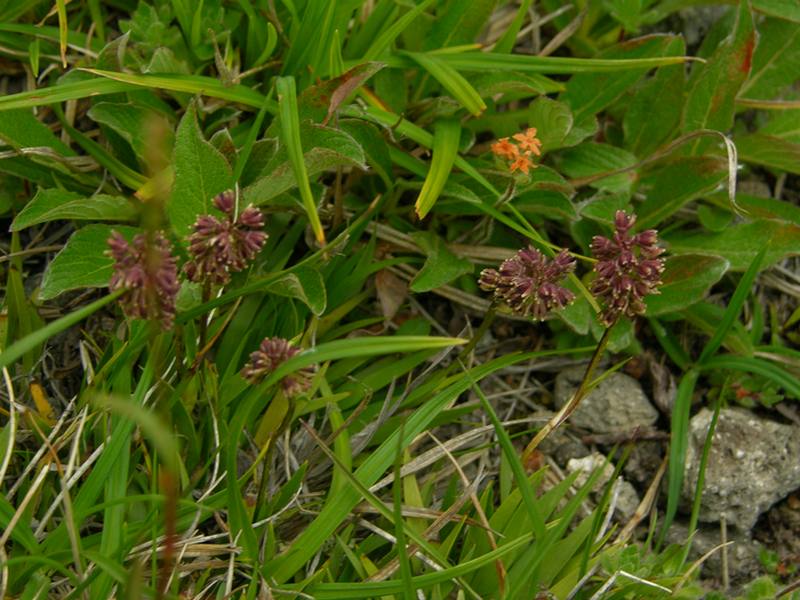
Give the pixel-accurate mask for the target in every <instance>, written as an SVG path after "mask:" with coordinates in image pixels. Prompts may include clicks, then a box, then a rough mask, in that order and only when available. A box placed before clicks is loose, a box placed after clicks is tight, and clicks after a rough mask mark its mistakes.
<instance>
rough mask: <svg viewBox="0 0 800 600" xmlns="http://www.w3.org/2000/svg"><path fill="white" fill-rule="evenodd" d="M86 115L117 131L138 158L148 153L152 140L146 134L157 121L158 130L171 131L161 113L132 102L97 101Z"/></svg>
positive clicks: (152, 128)
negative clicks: (158, 123) (159, 124)
mask: <svg viewBox="0 0 800 600" xmlns="http://www.w3.org/2000/svg"><path fill="white" fill-rule="evenodd" d="M88 115H89V117H90V118H91V119H92V120H93V121H95V122H96V123H102V124H103V125H107V126H108V127H110V128H111V129H113V130H114V131H115V132H116V133H118V134H119V135H120V136H121V137H122V138H123V139H124V140H125V141H126V142H128V143H129V144H130V145H131V148H133V151H134V152H135V153H136V156H138V157H139V158H144V157H145V156H147V154H148V151H149V150H148V146H149V145H150V144H152V141H151V140H150V139H148V135H147V134H148V132H149V131H153V130H155V127H156V122H157V121H160V122H161V126H160V127H158V131H170V132H171V131H172V128H171V127H169V124H168V123H167V122H166V119H165V118H164V116H163V115H160V114H159V113H157V112H156V111H154V110H151V109H150V108H147V107H145V106H142V105H141V104H136V103H133V102H124V103H123V102H98V103H97V104H95V105H94V106H92V107H91V108H90V109H89V112H88Z"/></svg>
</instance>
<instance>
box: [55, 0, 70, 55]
mask: <svg viewBox="0 0 800 600" xmlns="http://www.w3.org/2000/svg"><path fill="white" fill-rule="evenodd" d="M56 12H57V13H58V49H59V52H60V53H61V66H62V67H64V68H65V69H66V68H67V32H68V31H69V27H68V25H69V22H68V21H67V3H66V2H65V0H56Z"/></svg>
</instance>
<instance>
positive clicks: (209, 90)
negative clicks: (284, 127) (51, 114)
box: [0, 69, 278, 113]
mask: <svg viewBox="0 0 800 600" xmlns="http://www.w3.org/2000/svg"><path fill="white" fill-rule="evenodd" d="M81 70H82V71H86V72H88V73H92V74H93V75H98V76H100V77H106V78H108V79H111V80H114V81H117V82H120V83H127V84H129V85H133V86H139V87H146V88H151V89H162V90H169V91H171V92H185V93H187V94H200V95H201V96H209V97H211V98H220V99H221V100H228V101H230V102H238V103H240V104H244V105H245V106H250V107H253V108H261V106H262V105H263V104H264V96H263V95H262V94H260V93H258V92H257V91H255V90H254V89H251V88H249V87H247V86H245V85H240V84H236V85H225V84H224V83H223V82H222V81H220V80H219V79H216V78H215V77H205V76H203V75H180V74H177V73H170V74H169V75H155V74H143V75H140V74H136V73H118V72H115V71H103V70H101V69H81ZM59 87H60V86H59ZM127 89H130V88H127ZM106 93H108V92H106ZM88 95H94V94H88ZM267 106H268V110H269V111H270V112H272V113H276V112H277V110H278V107H277V105H276V104H275V103H274V102H269V103H268V104H267ZM0 108H2V104H0Z"/></svg>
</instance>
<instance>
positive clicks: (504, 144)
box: [492, 136, 519, 160]
mask: <svg viewBox="0 0 800 600" xmlns="http://www.w3.org/2000/svg"><path fill="white" fill-rule="evenodd" d="M514 137H516V136H514ZM492 152H493V153H494V154H495V156H499V157H500V158H506V159H508V160H514V159H516V158H517V157H518V156H519V149H518V148H517V146H516V144H512V143H511V142H510V141H508V138H507V137H504V138H500V139H499V140H497V142H495V143H494V144H492Z"/></svg>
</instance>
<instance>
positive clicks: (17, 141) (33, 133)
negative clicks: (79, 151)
mask: <svg viewBox="0 0 800 600" xmlns="http://www.w3.org/2000/svg"><path fill="white" fill-rule="evenodd" d="M7 97H8V96H6V98H7ZM0 101H2V98H0ZM0 141H3V142H5V143H6V144H8V145H9V146H11V147H12V148H35V147H45V148H51V149H53V150H55V151H56V152H57V153H58V154H60V155H61V156H75V152H73V151H72V150H71V149H70V148H69V146H67V145H66V144H64V143H63V142H62V141H61V140H60V139H58V138H57V137H56V135H55V134H54V133H53V132H52V131H50V128H48V127H47V125H45V124H44V123H42V122H41V121H39V119H37V118H36V117H35V116H34V115H33V113H32V112H31V111H30V110H29V109H26V108H20V109H17V110H9V111H0Z"/></svg>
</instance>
